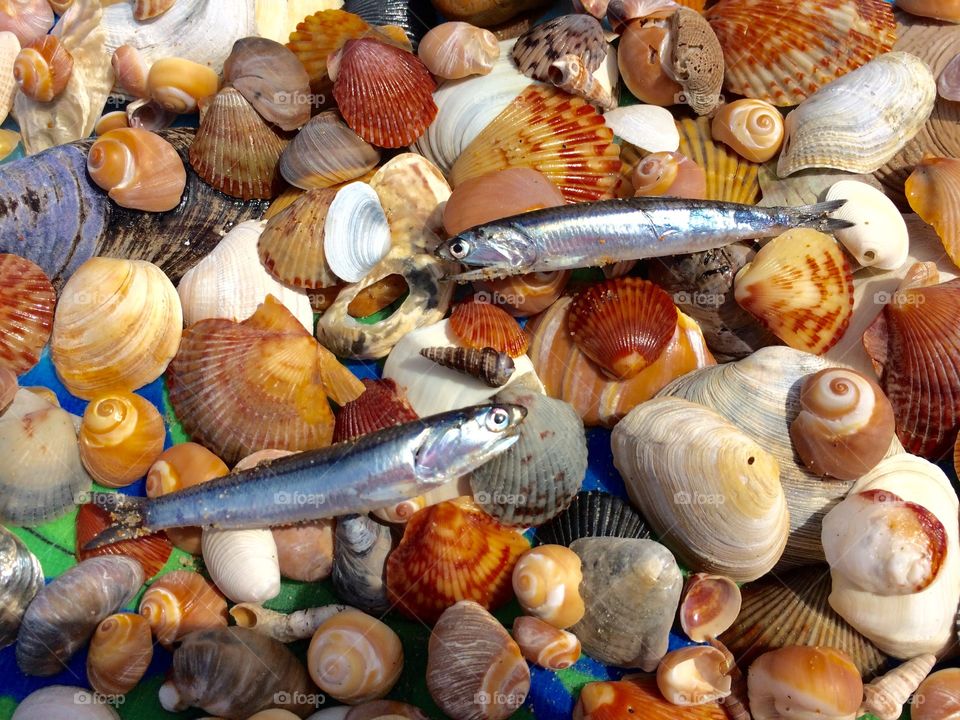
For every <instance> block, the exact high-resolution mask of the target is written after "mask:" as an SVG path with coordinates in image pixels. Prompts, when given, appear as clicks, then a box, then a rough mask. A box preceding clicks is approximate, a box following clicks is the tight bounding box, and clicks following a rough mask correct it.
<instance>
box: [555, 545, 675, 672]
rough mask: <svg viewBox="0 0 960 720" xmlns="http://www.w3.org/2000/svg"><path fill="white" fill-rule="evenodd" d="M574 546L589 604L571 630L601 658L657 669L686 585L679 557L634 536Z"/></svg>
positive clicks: (647, 668) (619, 663)
mask: <svg viewBox="0 0 960 720" xmlns="http://www.w3.org/2000/svg"><path fill="white" fill-rule="evenodd" d="M570 549H571V550H573V551H574V552H575V553H576V554H577V555H578V556H579V557H580V560H581V562H582V567H583V582H582V583H581V584H580V593H581V594H582V596H583V604H584V607H585V608H586V612H585V614H584V616H583V618H582V619H581V620H580V621H579V622H578V623H577V624H576V625H574V626H573V627H571V628H570V632H572V633H573V634H574V635H576V636H577V637H578V638H579V639H580V642H581V643H582V644H583V650H584V652H585V653H587V654H588V655H590V657H592V658H595V659H596V660H599V661H600V662H604V663H608V664H611V665H617V666H620V667H631V668H642V669H643V670H644V671H645V672H652V671H653V670H654V669H656V667H657V664H658V663H659V662H660V659H661V658H662V657H663V656H664V655H665V654H666V652H667V638H668V635H669V633H670V627H671V626H672V625H673V619H674V617H675V616H676V613H677V604H678V603H679V601H680V592H681V590H682V588H683V578H682V577H681V575H680V569H679V568H678V567H677V563H676V561H675V560H674V558H673V555H671V554H670V552H669V551H668V550H667V549H666V548H665V547H663V546H662V545H660V544H659V543H656V542H653V541H652V540H636V539H629V538H609V537H608V538H581V539H580V540H576V541H574V542H573V544H572V545H571V547H570Z"/></svg>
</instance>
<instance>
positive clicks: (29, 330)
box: [0, 254, 57, 374]
mask: <svg viewBox="0 0 960 720" xmlns="http://www.w3.org/2000/svg"><path fill="white" fill-rule="evenodd" d="M56 302H57V296H56V294H55V293H54V290H53V285H51V284H50V280H49V279H47V276H46V275H45V274H44V272H43V270H41V269H40V268H39V267H38V266H37V265H35V264H34V263H32V262H30V261H29V260H27V259H26V258H22V257H19V256H18V255H9V254H0V365H4V366H6V367H8V368H9V369H10V370H12V371H13V372H14V373H16V374H23V373H25V372H26V371H27V370H29V369H30V368H32V367H33V366H34V365H36V364H37V361H39V360H40V351H41V350H43V347H44V346H45V345H46V344H47V340H49V339H50V333H51V330H52V327H53V308H54V305H55V304H56Z"/></svg>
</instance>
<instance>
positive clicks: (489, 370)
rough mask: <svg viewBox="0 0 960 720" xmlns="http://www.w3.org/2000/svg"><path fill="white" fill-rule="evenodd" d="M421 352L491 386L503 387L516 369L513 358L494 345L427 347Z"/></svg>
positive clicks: (440, 363) (438, 362)
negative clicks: (499, 350)
mask: <svg viewBox="0 0 960 720" xmlns="http://www.w3.org/2000/svg"><path fill="white" fill-rule="evenodd" d="M420 354H421V355H423V356H424V357H425V358H427V359H428V360H433V361H434V362H435V363H437V364H438V365H442V366H444V367H448V368H451V369H453V370H459V371H460V372H462V373H465V374H467V375H470V376H471V377H475V378H477V379H478V380H482V381H483V382H484V383H486V384H487V385H489V386H490V387H503V386H504V385H506V384H507V382H509V380H510V378H511V376H512V375H513V371H514V370H515V369H516V366H515V365H514V362H513V358H512V357H510V356H509V355H507V354H506V353H502V352H498V351H497V350H494V349H493V348H492V347H485V348H464V347H456V348H453V347H427V348H421V349H420Z"/></svg>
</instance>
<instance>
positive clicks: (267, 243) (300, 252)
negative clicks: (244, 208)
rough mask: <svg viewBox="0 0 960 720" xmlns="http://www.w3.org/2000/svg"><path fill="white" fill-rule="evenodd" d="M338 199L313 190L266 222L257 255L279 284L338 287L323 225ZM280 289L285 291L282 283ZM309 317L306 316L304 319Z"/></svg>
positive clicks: (333, 194) (324, 190)
mask: <svg viewBox="0 0 960 720" xmlns="http://www.w3.org/2000/svg"><path fill="white" fill-rule="evenodd" d="M358 184H361V183H358ZM336 195H337V192H336V191H335V190H333V189H330V188H319V189H316V190H310V191H309V192H307V193H305V194H303V195H301V196H300V197H298V198H297V199H296V200H295V201H294V202H293V204H292V205H290V206H289V207H287V208H286V209H285V210H282V211H280V212H279V213H278V214H277V215H274V216H273V217H271V218H270V219H269V220H268V221H267V224H266V226H265V227H264V228H263V232H262V233H261V234H260V239H259V240H258V242H257V253H258V255H259V256H260V261H261V262H262V263H263V266H264V267H265V268H266V269H267V271H268V272H269V273H270V274H271V275H273V276H274V277H275V278H276V279H277V280H279V281H280V282H282V283H284V284H285V285H292V286H293V287H296V288H302V289H307V290H316V289H320V288H328V287H333V286H335V285H337V284H338V283H339V278H337V276H336V275H334V274H333V271H332V270H331V269H330V265H329V263H328V262H327V256H326V254H325V252H324V244H325V238H326V234H325V231H324V222H325V220H326V219H327V217H329V216H330V207H331V203H332V202H333V200H334V198H335V197H336ZM350 219H351V217H350V216H349V215H347V217H346V218H343V219H342V220H341V221H340V224H341V225H343V224H346V223H348V222H349V221H350ZM384 224H386V220H384ZM342 235H343V234H342V233H341V237H342ZM388 235H389V230H388ZM350 239H351V240H353V239H355V238H353V237H351V238H350ZM388 239H389V238H388ZM181 286H182V283H181ZM277 286H278V287H280V288H282V286H281V285H280V284H279V283H277ZM306 317H307V316H306V315H304V319H305V318H306ZM310 321H311V324H310V325H305V327H307V328H310V327H312V321H313V314H312V313H311V314H310Z"/></svg>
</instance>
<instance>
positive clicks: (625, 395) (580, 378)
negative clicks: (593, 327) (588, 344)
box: [528, 298, 714, 427]
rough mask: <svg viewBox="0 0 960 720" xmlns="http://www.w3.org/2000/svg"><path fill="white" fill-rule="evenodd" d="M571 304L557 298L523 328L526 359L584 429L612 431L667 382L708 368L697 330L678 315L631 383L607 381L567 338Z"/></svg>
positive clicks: (710, 358)
mask: <svg viewBox="0 0 960 720" xmlns="http://www.w3.org/2000/svg"><path fill="white" fill-rule="evenodd" d="M571 302H572V300H571V299H569V298H560V299H559V300H558V301H557V302H555V303H554V304H553V305H552V306H551V307H550V308H549V309H547V310H546V311H545V312H544V313H542V314H541V315H539V316H537V318H535V319H534V321H533V322H532V323H531V324H530V325H529V326H528V327H529V330H530V333H531V340H530V350H529V353H528V354H529V356H530V359H531V361H532V363H533V367H534V368H535V369H536V372H537V375H538V376H539V377H540V379H541V380H542V381H543V384H544V387H545V388H546V390H547V394H548V395H550V397H554V398H557V399H559V400H563V401H565V402H568V403H570V404H571V405H573V407H574V409H575V410H576V411H577V414H579V415H580V417H581V419H582V420H583V422H584V424H585V425H588V426H591V425H605V426H608V427H609V426H612V425H614V424H616V422H617V421H618V420H619V419H620V418H622V417H623V416H624V415H626V414H627V412H629V411H630V409H631V408H633V407H634V406H635V405H637V404H638V403H641V402H644V401H646V400H649V399H650V398H651V397H653V396H654V395H655V394H656V393H657V392H658V391H659V390H660V389H661V388H663V386H664V385H666V384H667V383H669V382H670V381H671V380H673V379H675V378H677V377H679V376H681V375H683V374H684V373H687V372H690V371H691V370H695V369H697V368H700V367H704V366H706V365H712V364H713V363H714V360H713V356H712V355H710V352H709V351H708V350H707V347H706V344H705V343H704V340H703V336H702V335H701V333H700V329H699V327H697V324H696V323H695V322H694V321H693V320H691V319H690V318H688V317H687V316H686V315H683V314H682V313H679V312H678V321H677V329H676V332H675V333H674V335H673V337H672V338H671V340H670V343H669V344H668V345H667V347H666V349H665V350H664V351H663V354H662V355H661V356H660V357H659V358H658V359H657V360H656V361H655V362H654V363H653V364H652V365H650V367H648V368H647V369H646V370H644V371H642V372H641V373H640V374H639V375H637V376H636V377H634V378H632V379H630V380H611V379H610V378H609V377H607V375H606V374H605V373H604V372H603V371H602V370H601V369H600V368H599V367H597V366H596V365H595V364H593V362H591V361H590V360H589V359H588V358H587V356H586V355H584V354H583V353H582V352H581V351H580V350H579V349H578V348H577V346H576V345H575V344H574V343H573V340H572V339H571V338H570V335H569V333H568V331H567V316H568V313H569V309H570V305H571Z"/></svg>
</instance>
